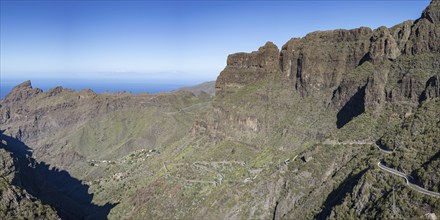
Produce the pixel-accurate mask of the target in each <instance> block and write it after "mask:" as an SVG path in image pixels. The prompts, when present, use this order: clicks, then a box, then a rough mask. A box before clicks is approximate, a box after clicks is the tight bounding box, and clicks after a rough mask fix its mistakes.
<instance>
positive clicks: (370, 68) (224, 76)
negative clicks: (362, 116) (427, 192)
mask: <svg viewBox="0 0 440 220" xmlns="http://www.w3.org/2000/svg"><path fill="white" fill-rule="evenodd" d="M439 8H440V7H439V1H438V0H434V1H432V3H431V4H430V5H429V7H427V8H426V9H425V11H424V12H423V13H422V16H421V17H420V18H419V19H418V20H416V21H406V22H403V23H401V24H398V25H396V26H394V27H391V28H386V27H380V28H378V29H376V30H371V29H370V28H365V27H362V28H357V29H353V30H334V31H318V32H313V33H310V34H308V35H307V36H305V37H304V38H293V39H291V40H289V41H288V42H287V43H286V44H285V45H284V46H283V47H282V48H281V51H278V48H277V47H276V46H275V45H274V44H273V43H271V42H268V43H267V44H266V45H265V46H263V47H261V48H260V49H259V50H258V51H256V52H252V53H237V54H232V55H230V56H229V57H228V61H227V66H226V67H225V69H224V70H223V71H222V72H221V73H220V75H219V77H218V79H217V82H216V94H217V96H219V97H222V96H224V95H226V94H228V93H234V92H235V91H237V90H238V89H240V88H243V87H245V86H246V85H252V84H254V83H255V82H257V81H261V80H264V79H267V77H269V76H270V77H273V75H277V76H279V77H278V78H277V80H278V81H287V82H289V85H290V86H291V88H290V89H292V90H293V91H294V92H296V93H297V94H299V95H300V96H301V97H307V96H316V95H318V96H323V97H326V98H323V99H324V103H326V102H327V101H326V100H328V99H329V98H330V99H331V105H330V107H332V108H334V109H336V110H337V111H341V110H344V108H351V107H350V105H353V100H355V101H356V103H354V104H355V105H356V106H361V108H362V109H363V110H360V112H359V113H363V112H365V109H368V108H372V109H375V108H377V107H380V106H382V105H383V104H384V103H386V102H389V103H393V102H402V101H404V102H409V103H413V104H414V105H417V104H418V102H420V101H422V100H423V99H424V97H425V94H430V95H429V96H430V97H431V98H432V97H438V95H436V93H435V92H434V91H431V90H432V89H430V88H431V87H435V85H436V83H435V79H436V77H437V75H438V72H439V69H440V57H439V52H440V41H439V40H438V39H439V36H440V22H439V13H440V12H439V11H440V9H439ZM431 85H433V86H431ZM427 90H429V91H427ZM434 90H435V89H434ZM350 100H352V101H350Z"/></svg>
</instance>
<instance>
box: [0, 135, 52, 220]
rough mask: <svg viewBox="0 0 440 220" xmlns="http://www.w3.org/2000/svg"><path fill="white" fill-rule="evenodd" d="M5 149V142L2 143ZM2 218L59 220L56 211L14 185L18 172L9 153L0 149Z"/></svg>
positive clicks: (0, 205)
mask: <svg viewBox="0 0 440 220" xmlns="http://www.w3.org/2000/svg"><path fill="white" fill-rule="evenodd" d="M0 145H1V147H2V148H3V147H4V144H3V142H2V143H0ZM0 159H1V163H0V172H1V173H0V174H1V177H0V195H1V197H0V218H1V219H20V218H25V219H59V217H58V215H57V213H56V211H55V210H54V209H53V208H51V207H50V206H49V205H44V204H43V203H42V202H41V201H40V200H39V199H37V198H35V197H33V196H31V195H30V194H29V193H27V192H26V191H24V190H23V189H21V188H20V187H18V186H15V185H14V184H13V181H14V179H15V178H16V175H19V174H17V172H18V169H17V167H15V164H14V160H13V158H12V156H11V155H10V153H9V152H7V151H6V150H4V149H0Z"/></svg>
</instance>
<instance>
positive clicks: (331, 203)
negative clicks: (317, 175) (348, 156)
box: [315, 169, 368, 220]
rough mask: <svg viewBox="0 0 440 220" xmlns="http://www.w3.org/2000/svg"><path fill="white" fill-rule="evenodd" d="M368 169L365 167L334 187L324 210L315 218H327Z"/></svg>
mask: <svg viewBox="0 0 440 220" xmlns="http://www.w3.org/2000/svg"><path fill="white" fill-rule="evenodd" d="M367 170H368V169H364V170H362V171H360V172H359V173H357V174H354V175H352V176H348V177H347V178H345V179H344V181H342V183H341V184H340V185H339V186H338V188H336V189H334V190H333V191H332V192H331V193H330V194H329V195H328V196H327V199H326V200H325V202H324V207H323V209H322V211H321V212H320V213H319V214H317V215H316V216H315V219H318V220H321V219H322V220H324V219H327V218H328V217H329V216H330V214H331V212H332V208H333V207H335V206H337V205H341V204H342V203H343V201H344V197H345V195H346V194H347V193H351V192H353V189H354V187H355V186H356V185H357V184H358V182H359V180H360V179H361V177H362V176H363V175H364V174H365V173H366V172H367Z"/></svg>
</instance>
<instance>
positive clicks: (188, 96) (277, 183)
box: [0, 0, 440, 219]
mask: <svg viewBox="0 0 440 220" xmlns="http://www.w3.org/2000/svg"><path fill="white" fill-rule="evenodd" d="M438 36H440V1H438V0H434V1H432V2H431V4H430V5H429V6H428V7H427V9H426V10H425V11H424V12H423V13H422V16H421V18H420V19H418V20H416V21H405V22H403V23H401V24H398V25H396V26H394V27H391V28H386V27H380V28H378V29H376V30H371V29H370V28H365V27H362V28H358V29H353V30H334V31H320V32H314V33H311V34H308V35H307V36H305V37H304V38H297V39H291V40H290V41H288V42H287V43H286V44H285V45H284V46H283V47H282V48H281V50H280V49H279V48H278V47H277V46H276V45H274V44H273V43H270V42H268V43H267V44H266V45H264V46H262V47H261V48H259V50H258V51H255V52H252V53H237V54H232V55H230V56H229V57H228V59H227V66H226V67H225V69H224V70H223V71H222V72H221V73H220V75H219V77H218V79H217V80H216V85H215V87H216V96H215V97H209V96H194V95H193V94H192V93H190V92H183V91H179V92H175V93H168V94H160V95H147V94H144V95H131V94H116V95H105V94H103V95H96V94H94V93H93V92H91V91H81V92H74V91H70V90H66V89H62V88H56V89H53V90H51V91H48V92H44V93H43V92H41V91H40V90H38V89H33V88H32V87H31V86H30V83H29V82H27V83H24V84H22V85H19V86H18V87H16V88H15V89H14V90H13V91H12V92H11V94H9V95H8V96H7V97H6V98H5V100H2V102H1V103H0V104H1V111H0V112H1V114H0V115H1V116H0V120H1V128H2V129H6V131H5V134H8V135H10V136H12V137H14V138H15V139H18V140H21V141H22V142H24V143H25V144H26V145H27V146H29V147H30V148H32V150H33V156H34V157H35V158H36V160H37V161H44V162H46V163H49V164H51V166H56V167H59V168H62V169H65V170H67V171H69V173H70V174H71V175H72V177H74V178H77V179H79V180H81V181H83V182H84V184H87V186H89V187H90V188H89V191H90V192H92V193H93V200H92V202H91V204H96V205H101V206H103V205H105V204H111V205H110V207H112V209H111V210H110V213H109V215H108V217H109V218H111V219H152V218H160V219H171V218H183V219H199V218H212V219H218V218H233V219H248V218H259V219H268V218H271V219H313V218H316V219H328V218H335V219H353V218H364V219H377V218H385V219H388V218H399V219H406V218H417V219H420V218H427V219H435V218H436V217H437V216H440V206H439V204H440V198H438V197H435V196H433V195H435V192H436V191H437V192H438V190H439V185H438V178H439V177H438V173H439V172H438V169H439V163H438V161H439V156H438V155H439V152H440V145H439V141H438V140H439V135H440V133H439V132H438V131H439V116H440V115H439V104H438V103H439V102H440V90H439V88H440V86H439V73H440V40H439V39H438ZM377 145H379V146H380V147H381V148H378V147H377ZM379 149H382V150H379ZM384 149H388V150H392V152H391V153H390V152H387V151H386V150H384ZM380 161H381V162H383V163H384V164H385V165H386V166H387V167H389V168H392V169H395V170H397V171H399V172H403V173H405V174H406V175H410V176H411V177H412V178H413V179H412V182H414V183H415V184H417V185H419V186H420V187H422V188H424V189H426V190H430V191H432V192H433V193H432V195H425V194H422V193H421V192H420V189H415V188H414V187H410V186H409V185H407V183H406V181H405V179H404V178H403V177H400V176H397V175H394V174H392V173H390V172H387V171H386V170H384V169H381V168H379V167H378V162H380ZM88 205H90V204H88ZM113 206H114V207H113Z"/></svg>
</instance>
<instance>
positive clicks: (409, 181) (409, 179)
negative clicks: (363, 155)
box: [376, 145, 440, 198]
mask: <svg viewBox="0 0 440 220" xmlns="http://www.w3.org/2000/svg"><path fill="white" fill-rule="evenodd" d="M376 146H377V148H379V150H380V151H382V152H384V153H387V154H390V153H392V151H389V150H385V149H382V148H380V146H379V145H376ZM377 166H379V168H380V169H381V170H384V171H386V172H388V173H391V174H394V175H397V176H400V177H403V178H405V180H406V184H407V185H408V186H409V187H410V188H412V189H414V190H416V191H418V192H420V193H423V194H425V195H429V196H434V197H438V198H440V193H438V192H434V191H429V190H427V189H425V188H422V187H420V186H419V185H417V184H415V183H414V178H412V176H410V175H406V174H405V173H403V172H400V171H398V170H395V169H392V168H389V167H387V166H385V165H383V164H382V162H381V161H379V162H378V163H377Z"/></svg>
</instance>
